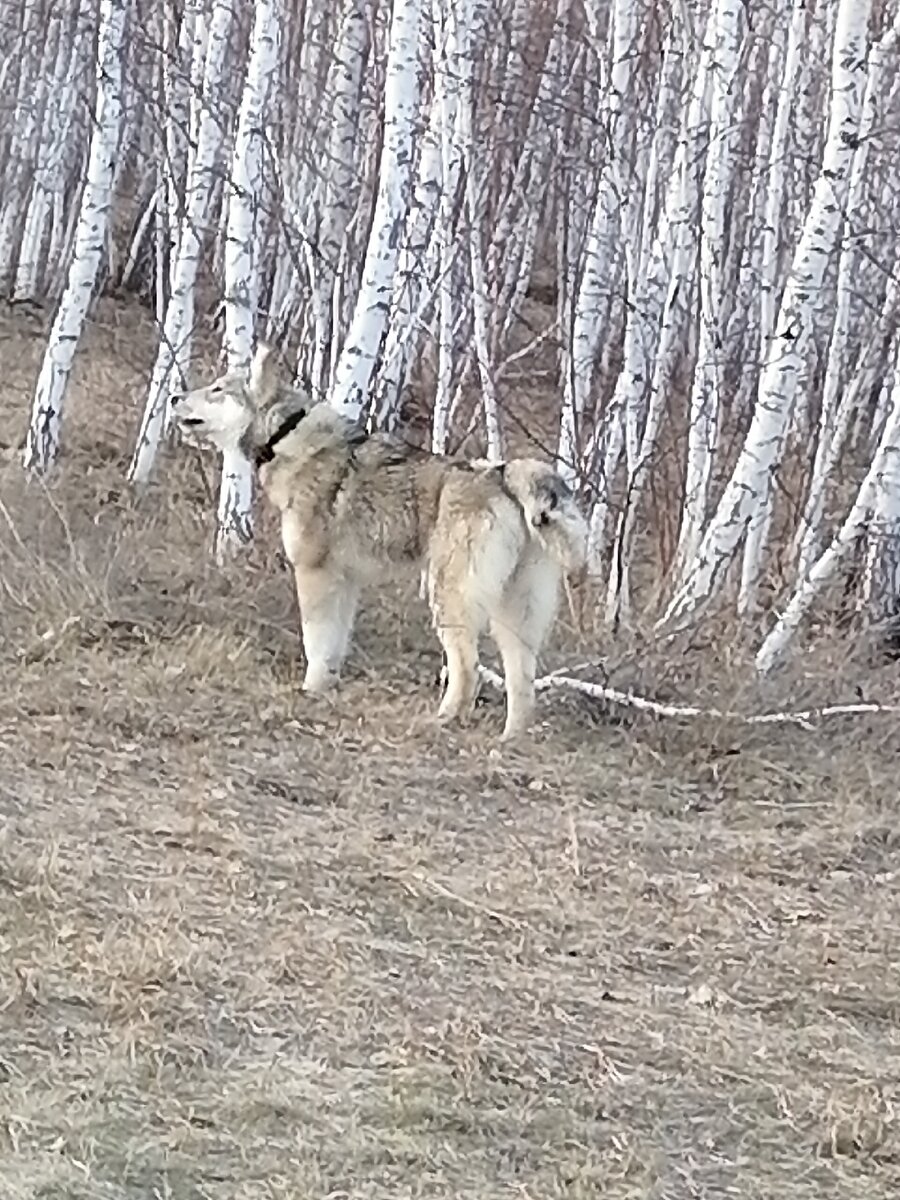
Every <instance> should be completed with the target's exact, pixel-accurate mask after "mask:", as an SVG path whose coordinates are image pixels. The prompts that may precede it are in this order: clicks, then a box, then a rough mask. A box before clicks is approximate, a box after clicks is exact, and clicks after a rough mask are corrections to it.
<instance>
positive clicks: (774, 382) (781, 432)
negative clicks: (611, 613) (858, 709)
mask: <svg viewBox="0 0 900 1200" xmlns="http://www.w3.org/2000/svg"><path fill="white" fill-rule="evenodd" d="M870 9H871V0H840V3H839V7H838V13H837V20H836V26H835V38H834V49H833V54H832V97H831V111H830V114H829V126H828V137H827V141H826V145H825V153H824V157H823V162H822V166H821V170H820V172H819V177H818V179H817V181H816V187H815V191H814V194H813V200H812V204H811V206H810V210H809V212H808V214H807V218H806V222H805V225H804V228H803V233H802V236H801V239H800V243H799V245H798V247H797V250H796V253H795V255H794V261H793V263H792V266H791V270H790V274H789V276H788V279H787V283H786V285H785V290H784V294H783V296H782V300H781V305H780V308H779V315H778V321H777V323H776V327H775V333H774V336H773V337H772V339H771V342H770V345H769V348H768V352H767V354H766V360H765V365H764V368H763V372H762V376H761V379H760V384H759V393H758V396H757V400H756V406H755V409H754V413H753V420H752V422H751V426H750V430H749V432H748V435H747V439H746V442H745V444H744V447H743V449H742V451H741V454H740V456H739V458H738V461H737V464H736V465H735V468H734V471H733V472H732V475H731V478H730V480H729V482H728V484H727V486H726V488H725V492H724V494H723V496H722V499H721V500H720V502H719V506H718V508H717V510H716V512H715V514H714V516H713V517H712V519H711V521H710V523H709V526H708V528H707V530H706V532H705V534H704V536H703V540H702V542H701V544H700V546H699V547H698V550H697V552H696V554H695V555H694V557H693V560H692V561H691V562H690V563H689V565H688V569H687V571H686V577H685V580H684V582H683V584H682V585H681V587H680V588H679V589H678V590H677V592H676V593H675V595H674V596H673V598H672V600H671V602H670V604H669V607H668V609H667V611H666V613H665V616H664V618H663V619H664V621H665V622H667V623H672V622H682V621H684V620H686V619H689V618H691V617H692V616H693V615H694V614H695V613H696V612H697V610H698V609H699V608H701V606H703V605H704V604H706V603H707V602H708V601H709V600H710V599H711V598H712V597H713V595H714V593H715V592H716V590H717V589H718V588H719V587H720V586H721V583H722V580H723V578H724V575H725V572H726V570H727V568H728V566H729V565H730V563H731V562H732V560H733V558H734V556H735V553H736V552H737V549H738V546H739V545H740V541H741V538H742V537H743V536H744V534H745V533H746V531H747V527H748V525H749V524H750V522H751V520H760V519H761V514H762V513H763V512H764V511H765V510H766V508H767V507H768V505H769V504H770V503H771V492H772V482H773V475H774V472H775V470H776V468H777V466H778V463H779V460H780V456H781V452H782V449H783V446H784V442H785V438H786V436H787V432H788V426H789V423H790V420H791V416H792V414H793V409H794V403H795V400H796V399H797V395H798V391H799V390H800V388H801V387H802V386H803V380H802V373H803V371H804V367H805V352H806V349H807V347H808V344H809V340H810V338H811V336H812V331H813V326H814V323H815V321H816V319H817V316H818V315H819V311H820V307H821V305H822V301H823V280H824V275H825V269H826V266H827V264H828V261H829V259H830V257H831V255H832V254H833V252H834V249H835V246H836V245H837V242H838V239H839V237H840V229H841V216H842V212H843V205H844V203H845V201H846V197H847V189H848V186H849V182H850V170H851V167H852V163H853V156H854V150H855V147H856V144H857V138H858V132H859V121H860V115H861V111H862V97H863V89H864V87H865V80H866V44H867V30H868V23H869V14H870Z"/></svg>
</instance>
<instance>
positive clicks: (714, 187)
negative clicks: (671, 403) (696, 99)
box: [676, 0, 744, 575]
mask: <svg viewBox="0 0 900 1200" xmlns="http://www.w3.org/2000/svg"><path fill="white" fill-rule="evenodd" d="M714 14H715V15H714V27H713V31H712V33H713V40H712V45H711V46H710V53H711V54H712V55H714V67H713V69H712V71H711V75H712V82H711V93H712V94H711V98H710V130H709V139H710V144H709V150H708V152H707V158H706V172H705V175H704V181H703V200H702V205H701V214H700V221H701V236H700V341H699V346H698V348H697V363H696V366H695V368H694V384H693V388H692V391H691V399H690V405H689V412H688V450H687V470H686V475H685V485H684V508H683V510H682V518H681V532H680V534H679V539H678V549H677V551H676V563H677V565H676V575H677V574H680V571H681V569H682V566H683V564H685V563H688V562H690V561H691V559H692V558H693V557H694V555H695V554H696V553H697V547H698V545H699V543H700V538H701V536H702V533H703V527H704V525H705V523H706V510H707V502H708V496H709V482H710V477H711V474H712V464H713V456H714V454H715V450H716V438H717V432H718V423H719V404H720V400H721V387H722V368H723V362H722V345H723V338H724V331H725V326H724V307H725V276H724V267H725V263H724V256H725V253H726V248H727V241H726V231H727V220H726V209H727V204H728V198H729V185H730V183H731V179H732V174H733V172H732V164H731V154H732V145H733V142H734V133H735V127H736V125H737V108H738V103H737V102H738V96H739V89H738V86H737V73H738V63H739V55H740V50H741V43H742V41H743V27H744V5H743V3H742V0H716V4H715V9H714Z"/></svg>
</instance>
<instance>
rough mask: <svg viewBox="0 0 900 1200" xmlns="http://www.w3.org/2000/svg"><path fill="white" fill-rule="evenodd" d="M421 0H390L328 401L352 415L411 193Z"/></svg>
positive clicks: (371, 361) (385, 307) (376, 340)
mask: <svg viewBox="0 0 900 1200" xmlns="http://www.w3.org/2000/svg"><path fill="white" fill-rule="evenodd" d="M422 8H423V0H394V5H393V13H392V16H391V29H390V43H389V47H388V61H387V73H386V77H385V86H384V145H383V148H382V154H381V169H380V174H379V181H378V195H377V197H376V201H375V212H374V215H373V219H372V230H371V233H370V235H369V243H368V246H367V248H366V257H365V264H364V266H363V275H362V286H361V289H360V293H359V296H358V297H357V301H356V308H355V311H354V313H353V319H352V321H351V324H350V328H349V330H348V332H347V337H346V339H345V341H344V345H343V349H342V351H341V356H340V359H339V360H338V364H337V368H336V370H335V379H334V387H333V389H332V394H331V403H332V404H334V405H335V406H336V407H337V408H339V409H341V410H342V411H344V412H347V413H349V414H351V415H353V416H358V415H359V414H360V413H361V412H362V410H363V406H364V404H365V402H366V400H367V397H368V394H369V389H370V386H371V382H372V377H373V374H374V371H375V367H376V364H377V361H378V355H379V352H380V349H381V342H382V338H383V336H384V332H385V327H386V324H387V317H388V312H389V310H390V303H391V295H392V292H393V286H394V274H395V271H396V268H397V257H398V253H399V239H400V234H401V231H402V229H403V225H404V222H405V220H406V217H407V213H408V211H409V205H410V195H411V191H412V163H413V155H412V145H413V137H414V133H415V118H416V114H417V107H418V98H419V80H418V65H419V63H418V59H419V28H420V25H421V19H422Z"/></svg>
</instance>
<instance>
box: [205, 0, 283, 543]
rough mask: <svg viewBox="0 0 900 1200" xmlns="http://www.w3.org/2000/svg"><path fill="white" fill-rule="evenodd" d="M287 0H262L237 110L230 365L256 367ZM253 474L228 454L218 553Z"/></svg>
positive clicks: (243, 518)
mask: <svg viewBox="0 0 900 1200" xmlns="http://www.w3.org/2000/svg"><path fill="white" fill-rule="evenodd" d="M280 6H281V0H256V14H255V17H254V22H253V33H252V35H251V42H250V60H249V63H248V65H247V77H246V79H245V81H244V91H243V98H242V100H241V108H240V113H239V115H238V125H237V133H236V135H235V144H234V155H233V158H232V165H231V190H230V193H229V199H228V226H227V231H226V235H225V356H226V361H227V364H228V370H229V371H249V369H250V359H251V356H252V354H253V340H254V339H253V334H254V327H255V322H256V310H257V305H258V299H259V266H260V264H259V250H260V243H261V231H260V227H259V224H260V206H261V203H262V201H263V198H264V191H265V174H266V173H265V170H264V157H263V156H264V150H265V147H264V144H263V132H264V126H265V119H266V116H265V114H266V107H267V105H268V103H269V98H270V93H271V88H272V80H273V77H274V75H275V70H276V67H277V65H278V45H279V36H280V29H279V23H280V19H281V12H280ZM252 502H253V476H252V472H251V465H250V462H249V460H248V459H247V458H246V456H245V455H244V454H242V453H241V452H240V451H239V450H237V449H234V450H229V451H226V452H225V453H224V454H223V456H222V478H221V483H220V487H219V507H218V526H217V533H216V553H217V555H218V557H219V558H220V559H221V558H222V557H224V556H225V554H227V553H228V551H229V550H231V549H233V548H234V546H235V545H240V544H241V543H242V542H246V541H248V540H249V539H250V536H251V532H252V520H251V506H252Z"/></svg>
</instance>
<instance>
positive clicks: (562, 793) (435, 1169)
mask: <svg viewBox="0 0 900 1200" xmlns="http://www.w3.org/2000/svg"><path fill="white" fill-rule="evenodd" d="M44 328H45V325H44V318H43V317H39V316H35V315H31V316H29V315H28V314H22V313H21V312H18V311H17V312H16V313H12V312H10V310H8V309H7V310H0V442H2V443H4V444H5V445H6V446H7V447H10V451H9V453H8V454H7V460H8V461H7V462H6V465H4V466H2V467H0V664H2V680H3V687H2V692H0V1198H2V1200H38V1198H40V1200H70V1198H71V1200H88V1198H90V1200H164V1198H165V1200H237V1198H239V1200H288V1198H290V1200H307V1198H308V1200H325V1198H330V1200H350V1198H352V1200H356V1198H357V1197H358V1198H360V1200H362V1198H369V1197H371V1198H378V1200H382V1198H384V1200H387V1198H389V1197H390V1198H398V1197H403V1198H406V1197H446V1198H448V1200H450V1198H452V1200H463V1198H466V1200H495V1198H496V1200H500V1198H501V1197H510V1198H511V1200H544V1198H547V1200H550V1198H554V1197H572V1198H573V1200H580V1198H585V1197H603V1198H608V1200H619V1198H621V1200H625V1198H629V1200H637V1198H648V1200H649V1198H651V1197H652V1198H654V1200H691V1198H718V1197H736V1198H739V1200H822V1198H823V1197H834V1198H835V1200H837V1198H838V1197H840V1198H841V1200H847V1198H859V1200H878V1198H881V1197H884V1198H887V1197H896V1196H897V1195H898V1194H900V1133H898V1126H897V1118H896V1113H895V1110H896V1108H897V1105H898V1103H900V903H898V901H900V896H898V882H897V881H898V875H897V861H898V855H900V831H898V823H897V807H898V793H897V791H895V790H894V789H895V787H896V786H897V773H898V763H900V758H898V751H900V734H898V728H897V720H896V718H892V717H889V716H886V715H879V716H875V717H871V718H856V719H836V720H833V721H831V722H829V723H826V724H818V725H816V726H815V727H814V728H811V729H801V728H791V727H788V728H760V727H756V728H753V727H749V726H746V725H744V724H742V723H741V722H740V721H738V720H713V719H702V720H693V721H677V720H671V719H666V720H662V719H660V720H652V719H650V718H647V717H640V716H637V715H635V714H633V713H628V712H624V711H621V710H620V711H615V710H609V709H604V708H603V707H602V706H599V705H596V704H593V703H588V702H587V701H585V700H579V699H577V698H574V697H572V698H567V697H566V696H564V695H562V694H553V695H548V696H545V697H544V698H543V700H542V705H541V726H540V728H539V729H538V730H537V731H536V734H535V739H534V742H533V743H532V744H531V745H525V746H521V747H518V748H515V749H504V750H503V752H502V753H499V752H498V751H497V750H496V749H495V742H496V736H497V734H498V732H499V729H500V725H501V717H502V711H501V707H500V705H499V703H498V702H497V701H496V700H495V699H493V698H488V702H487V703H486V704H485V706H484V707H483V708H482V709H480V711H479V714H478V719H477V722H476V723H475V725H474V726H473V727H471V728H469V729H467V730H464V731H462V732H457V733H452V734H445V733H442V732H439V731H438V730H437V728H436V727H435V722H434V713H435V710H436V706H437V701H438V694H437V690H436V684H435V681H436V675H437V672H438V669H439V665H440V660H439V654H438V650H437V643H436V641H435V639H434V637H433V635H432V634H431V632H430V630H429V628H428V623H427V617H426V614H425V611H424V608H423V606H422V604H421V602H420V601H419V600H418V598H417V597H416V593H415V583H414V582H413V583H411V585H410V588H409V590H408V592H406V593H404V594H402V595H399V594H397V595H388V596H385V595H371V596H370V597H369V599H368V602H367V604H366V607H365V609H364V612H363V614H362V619H361V621H360V625H359V631H358V636H357V641H356V646H355V649H354V652H353V655H352V660H351V662H350V665H349V669H348V674H347V681H346V684H345V686H344V687H343V688H342V690H341V691H340V693H339V694H338V695H337V696H336V698H335V699H334V700H333V701H330V702H325V701H322V700H316V701H313V700H311V699H308V698H306V697H304V696H303V695H302V694H301V693H300V691H299V680H300V673H301V666H302V659H301V648H300V643H299V639H298V636H297V633H296V616H295V608H294V600H293V593H292V588H291V581H290V577H289V576H288V574H287V573H286V572H285V571H284V570H283V569H282V568H281V566H280V565H279V563H278V560H277V555H276V553H275V541H274V538H273V536H272V530H271V523H270V522H264V527H263V528H262V529H261V532H260V537H259V540H258V543H257V545H256V546H254V548H253V549H252V551H251V552H250V553H249V554H248V555H247V556H245V557H244V558H243V559H242V560H241V561H240V562H237V563H235V564H233V565H232V566H230V567H229V568H228V569H227V570H225V571H224V572H218V571H216V570H215V568H214V567H213V565H212V563H211V558H210V554H209V545H210V535H211V522H210V505H209V500H208V498H207V495H206V491H205V485H204V476H205V478H206V479H208V480H210V481H214V478H215V474H214V470H213V467H212V465H211V464H207V465H206V466H205V467H201V464H200V459H199V458H198V456H197V455H195V454H193V453H187V452H181V453H175V452H173V453H171V454H167V456H166V459H165V461H164V463H163V464H162V465H161V470H160V476H159V481H158V482H157V483H156V484H155V485H154V486H153V487H152V488H151V490H150V491H149V492H148V493H147V494H146V495H145V496H143V497H142V498H141V500H140V502H139V503H138V502H136V501H135V500H134V498H133V497H131V496H130V495H129V494H128V492H127V490H126V488H125V486H124V485H123V472H124V468H125V465H126V463H127V456H128V453H129V451H130V448H131V445H132V442H133V436H134V432H135V425H136V420H137V413H138V407H139V403H140V399H141V395H142V389H143V387H144V386H145V380H146V373H147V369H148V362H149V355H150V352H151V347H150V343H149V341H148V338H147V331H146V329H145V328H144V327H143V326H142V324H141V322H140V320H139V318H138V317H137V316H136V315H135V314H134V313H133V312H132V311H131V310H129V309H116V308H113V307H111V306H108V305H107V306H106V307H101V310H100V314H99V316H98V318H97V321H96V323H95V325H94V326H93V327H92V328H91V329H90V331H89V335H88V336H87V338H86V341H85V345H84V346H83V348H82V350H81V351H80V353H79V357H78V360H77V363H78V366H77V372H76V376H75V378H74V379H73V383H72V387H71V391H70V398H69V399H70V408H69V414H68V416H67V424H66V429H65V440H66V448H67V449H66V454H65V456H64V459H63V461H62V462H61V464H60V468H59V471H58V473H57V475H56V476H55V477H54V479H53V480H51V481H50V482H49V484H48V485H44V484H43V483H41V482H40V481H34V480H32V481H29V482H28V483H27V484H26V482H25V481H24V480H23V477H22V474H21V471H20V468H19V465H18V456H17V454H16V453H15V447H16V446H17V445H18V444H19V441H20V439H21V435H22V431H23V427H24V421H25V417H26V414H27V408H28V402H29V398H30V394H31V390H32V388H33V384H34V379H35V375H36V372H37V367H38V365H39V361H40V353H41V349H42V345H43V336H44V332H43V331H44ZM589 642H593V638H590V639H586V638H584V637H583V636H582V637H581V638H579V637H578V636H576V634H575V632H574V630H572V629H571V628H567V627H566V621H565V620H563V621H562V623H561V628H560V631H559V634H558V636H557V638H556V640H555V641H554V644H553V646H552V647H551V648H550V650H549V651H548V654H547V663H546V666H548V667H550V668H552V667H556V666H559V665H561V664H563V663H566V662H576V661H580V660H583V659H584V658H585V657H588V656H589V655H591V654H594V655H596V654H597V653H598V645H597V644H596V643H594V644H587V643H589ZM600 651H601V653H603V655H604V658H605V665H606V670H607V671H608V673H609V677H610V680H611V682H612V683H613V684H615V685H617V686H631V685H636V686H638V687H639V688H640V689H641V690H643V691H644V692H646V693H648V694H652V695H656V696H658V697H661V698H665V699H669V700H678V699H682V700H686V701H691V700H694V699H696V698H697V697H700V698H701V699H702V700H703V701H704V702H708V703H716V702H717V703H719V704H720V705H728V706H729V707H731V708H738V709H743V710H746V711H751V710H754V711H756V710H759V709H761V708H765V707H772V706H777V705H782V704H785V703H787V704H790V705H791V706H795V705H804V704H806V703H809V702H813V703H815V702H827V701H846V700H851V701H852V700H854V699H856V696H857V689H859V688H862V689H863V691H864V692H865V694H866V696H867V697H871V698H883V699H886V700H889V699H891V698H892V697H893V696H896V692H897V667H896V666H890V665H888V666H882V667H878V668H877V669H876V668H875V667H867V666H866V664H865V662H864V660H863V658H862V657H861V656H860V657H859V658H858V659H857V658H854V656H853V655H852V654H850V653H848V652H847V649H846V647H845V646H833V648H832V651H831V652H830V653H829V654H825V653H824V652H823V651H821V650H820V651H817V652H816V653H815V654H813V653H812V652H811V651H809V652H804V653H803V654H801V655H800V656H799V657H798V659H797V660H796V661H795V663H794V665H793V667H792V668H791V670H790V671H789V672H787V673H785V674H784V675H783V676H782V677H780V678H779V679H778V680H777V681H775V682H773V683H769V684H767V685H766V687H765V688H763V687H762V686H761V685H759V684H757V683H754V682H753V681H752V679H751V675H750V672H749V671H748V670H747V666H746V655H745V654H744V653H743V652H742V651H741V649H740V647H739V646H738V645H735V646H734V648H731V646H730V642H729V641H728V640H723V641H721V642H718V643H715V644H712V645H710V644H707V646H706V647H705V648H704V647H703V646H702V645H700V644H699V643H695V644H694V645H693V646H684V647H681V648H679V649H678V650H677V651H676V650H675V649H673V648H672V647H669V648H668V650H666V649H665V648H661V647H659V646H654V645H653V643H652V641H650V640H649V639H646V638H645V639H643V640H642V639H641V638H638V637H634V638H633V639H632V640H631V642H630V643H629V644H628V645H625V644H624V642H623V643H622V644H617V645H614V646H613V645H605V646H601V647H600Z"/></svg>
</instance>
